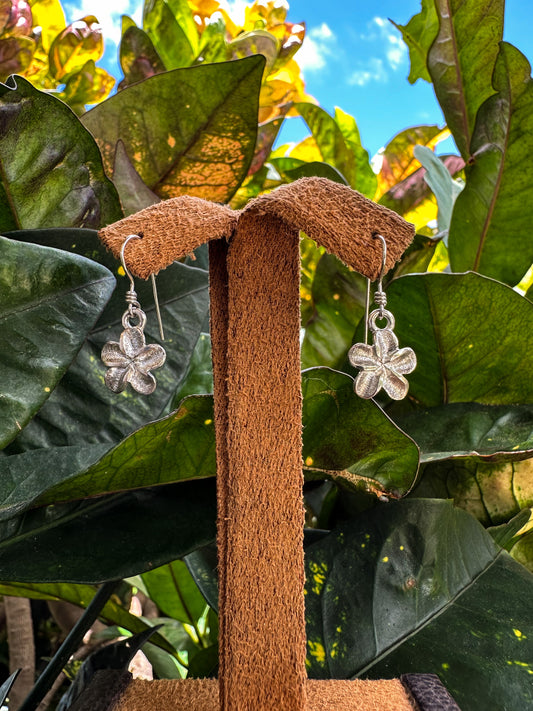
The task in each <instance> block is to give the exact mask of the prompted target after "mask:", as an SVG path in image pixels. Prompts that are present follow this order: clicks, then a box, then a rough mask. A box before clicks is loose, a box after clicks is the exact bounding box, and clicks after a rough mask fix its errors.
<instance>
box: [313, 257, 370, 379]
mask: <svg viewBox="0 0 533 711" xmlns="http://www.w3.org/2000/svg"><path fill="white" fill-rule="evenodd" d="M365 295H366V280H365V278H364V277H362V276H361V275H360V274H357V273H356V272H354V271H352V270H351V269H349V268H348V267H347V266H345V265H344V264H342V262H340V261H339V260H338V259H337V258H336V257H335V256H334V255H332V254H323V255H322V257H321V258H320V261H319V262H318V264H317V267H316V270H315V274H314V279H313V283H312V287H311V296H312V302H311V307H312V315H311V317H310V318H309V320H308V321H307V323H306V326H305V336H304V340H303V343H302V356H301V357H302V368H310V367H313V366H318V365H325V366H329V367H331V368H335V367H339V366H340V365H341V363H342V361H343V360H344V359H345V358H346V353H347V352H348V349H349V348H350V346H351V344H352V337H353V334H354V331H355V329H356V326H357V324H358V323H359V321H360V320H361V318H362V317H363V315H364V311H365Z"/></svg>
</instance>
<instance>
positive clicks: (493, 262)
mask: <svg viewBox="0 0 533 711" xmlns="http://www.w3.org/2000/svg"><path fill="white" fill-rule="evenodd" d="M530 74H531V67H530V64H529V62H528V61H527V59H526V58H525V57H524V55H523V54H521V53H520V52H519V51H518V50H517V49H516V48H515V47H513V46H512V45H510V44H507V43H506V42H502V44H501V48H500V54H499V56H498V60H497V62H496V67H495V70H494V76H493V83H494V89H495V90H496V92H497V93H496V94H495V95H494V96H491V97H490V98H489V99H487V101H486V102H485V103H484V104H483V105H482V106H481V108H480V110H479V113H478V118H477V122H476V127H475V131H474V135H473V137H472V144H471V153H472V156H473V161H472V162H471V163H470V165H467V167H466V168H465V174H466V187H465V189H464V191H463V193H462V194H461V195H460V196H459V198H458V199H457V203H456V207H455V210H454V213H453V218H452V223H451V227H450V241H449V247H450V263H451V266H452V269H454V270H455V271H463V270H466V269H473V270H475V271H478V272H481V273H483V274H486V275H488V276H491V277H494V278H495V279H499V280H500V281H504V282H506V283H508V284H511V285H513V286H514V285H515V284H518V282H519V281H520V280H521V279H522V277H523V276H524V274H525V272H526V271H527V270H528V269H529V267H530V265H531V263H532V262H533V240H532V239H531V227H530V221H529V219H528V210H527V209H526V207H525V206H526V205H529V204H530V202H531V200H533V187H532V186H531V181H530V180H529V179H528V170H529V163H530V157H531V155H532V151H533V126H532V125H531V112H532V111H533V80H532V79H531V76H530Z"/></svg>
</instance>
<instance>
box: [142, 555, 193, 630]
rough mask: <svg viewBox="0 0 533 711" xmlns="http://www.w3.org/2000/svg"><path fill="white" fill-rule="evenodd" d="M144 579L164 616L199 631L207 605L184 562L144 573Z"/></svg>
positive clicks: (173, 563) (148, 590)
mask: <svg viewBox="0 0 533 711" xmlns="http://www.w3.org/2000/svg"><path fill="white" fill-rule="evenodd" d="M142 579H143V582H144V584H145V586H146V590H147V592H148V595H149V597H150V599H151V600H153V601H154V602H155V603H156V605H157V606H158V607H159V609H160V610H161V611H162V612H163V614H165V615H168V616H169V617H172V618H173V619H175V620H179V622H183V623H184V624H187V625H191V627H193V628H196V629H197V626H198V620H199V619H200V617H201V616H202V615H203V614H204V612H205V607H206V602H205V600H204V597H203V595H202V593H201V592H200V590H199V589H198V586H197V585H196V583H195V582H194V578H193V577H192V575H191V574H190V572H189V570H188V569H187V566H186V565H185V563H184V562H183V561H181V560H175V561H172V562H171V563H168V564H167V565H164V566H161V567H160V568H156V569H155V570H150V571H148V572H146V573H143V576H142Z"/></svg>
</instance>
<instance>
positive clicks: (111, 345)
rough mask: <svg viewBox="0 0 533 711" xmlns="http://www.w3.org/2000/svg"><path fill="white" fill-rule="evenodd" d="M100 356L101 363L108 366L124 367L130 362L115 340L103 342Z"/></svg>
mask: <svg viewBox="0 0 533 711" xmlns="http://www.w3.org/2000/svg"><path fill="white" fill-rule="evenodd" d="M100 358H101V359H102V363H103V364H104V365H107V366H108V367H109V368H117V367H118V368H125V367H127V365H128V363H129V362H130V359H129V358H128V357H127V356H126V355H124V353H123V352H122V350H121V348H120V343H117V342H116V341H108V342H107V343H104V347H103V348H102V353H101V354H100Z"/></svg>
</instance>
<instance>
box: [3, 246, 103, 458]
mask: <svg viewBox="0 0 533 711" xmlns="http://www.w3.org/2000/svg"><path fill="white" fill-rule="evenodd" d="M0 254H1V259H0V323H1V327H0V362H1V371H2V380H3V386H2V392H1V393H0V422H1V426H0V446H1V447H5V445H6V444H7V443H8V442H9V441H11V440H12V439H13V437H15V436H16V435H17V434H18V433H19V432H20V431H21V430H22V429H23V428H24V427H25V425H26V424H27V423H28V421H29V420H30V419H31V418H32V417H33V416H34V415H35V413H36V412H37V410H38V409H39V408H40V407H41V406H42V405H43V403H44V402H45V400H47V399H48V397H49V396H50V393H51V391H52V390H53V389H54V388H55V387H56V385H57V383H58V382H59V380H60V379H61V377H62V376H63V374H64V373H65V371H66V369H67V368H68V366H69V365H70V363H71V362H72V360H73V359H74V358H75V356H76V354H77V352H78V350H79V349H80V347H81V346H82V344H83V341H84V339H85V337H86V335H87V333H88V331H89V330H90V329H91V327H92V326H93V325H94V322H95V321H96V319H97V318H98V316H99V314H100V313H101V311H102V309H103V308H104V306H105V303H106V301H107V300H108V298H109V296H110V295H111V292H112V290H113V286H114V279H113V276H112V274H111V273H110V272H109V271H108V270H107V269H105V268H104V267H102V266H100V265H99V264H95V263H94V262H91V261H89V260H87V259H84V258H83V257H78V256H75V255H69V254H65V253H64V252H60V251H58V250H52V249H48V248H46V247H39V246H37V245H32V244H25V243H23V242H15V241H12V240H9V239H6V238H5V237H0Z"/></svg>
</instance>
